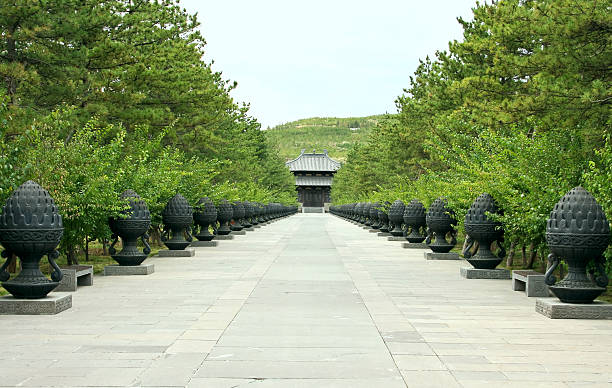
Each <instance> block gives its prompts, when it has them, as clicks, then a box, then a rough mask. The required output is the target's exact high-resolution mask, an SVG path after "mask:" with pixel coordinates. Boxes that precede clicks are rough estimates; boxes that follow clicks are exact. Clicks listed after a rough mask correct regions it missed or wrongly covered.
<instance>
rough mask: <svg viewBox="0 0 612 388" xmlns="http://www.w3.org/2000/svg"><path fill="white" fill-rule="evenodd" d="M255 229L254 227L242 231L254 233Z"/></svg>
mask: <svg viewBox="0 0 612 388" xmlns="http://www.w3.org/2000/svg"><path fill="white" fill-rule="evenodd" d="M254 230H255V228H254V227H253V226H249V227H248V228H244V229H242V231H247V232H253V231H254Z"/></svg>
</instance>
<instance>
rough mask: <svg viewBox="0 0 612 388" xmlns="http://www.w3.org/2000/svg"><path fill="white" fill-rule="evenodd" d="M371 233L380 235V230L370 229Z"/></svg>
mask: <svg viewBox="0 0 612 388" xmlns="http://www.w3.org/2000/svg"><path fill="white" fill-rule="evenodd" d="M370 233H380V230H378V229H370Z"/></svg>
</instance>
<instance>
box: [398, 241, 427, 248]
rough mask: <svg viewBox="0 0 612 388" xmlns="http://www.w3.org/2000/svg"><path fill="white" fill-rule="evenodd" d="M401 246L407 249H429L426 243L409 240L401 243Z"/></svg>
mask: <svg viewBox="0 0 612 388" xmlns="http://www.w3.org/2000/svg"><path fill="white" fill-rule="evenodd" d="M402 248H407V249H429V246H427V244H425V243H410V242H405V243H403V244H402Z"/></svg>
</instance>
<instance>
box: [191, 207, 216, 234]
mask: <svg viewBox="0 0 612 388" xmlns="http://www.w3.org/2000/svg"><path fill="white" fill-rule="evenodd" d="M193 221H194V222H195V224H196V226H197V228H198V229H199V232H198V233H197V234H196V235H195V236H194V237H195V238H197V239H198V241H210V240H212V239H213V238H215V235H214V234H212V233H210V230H208V229H209V227H212V228H213V230H214V229H216V228H217V208H216V207H215V204H214V203H213V201H211V200H210V198H208V197H203V198H200V199H199V200H198V203H197V204H196V211H195V212H194V213H193Z"/></svg>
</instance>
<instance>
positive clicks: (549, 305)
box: [535, 298, 612, 319]
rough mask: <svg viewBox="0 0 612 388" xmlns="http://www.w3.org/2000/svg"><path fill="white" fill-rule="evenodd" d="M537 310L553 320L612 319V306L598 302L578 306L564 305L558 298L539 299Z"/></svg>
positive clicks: (574, 304) (573, 304)
mask: <svg viewBox="0 0 612 388" xmlns="http://www.w3.org/2000/svg"><path fill="white" fill-rule="evenodd" d="M535 309H536V311H537V312H538V313H540V314H542V315H544V316H546V317H548V318H551V319H612V304H610V303H605V302H600V301H598V300H596V301H594V302H593V303H589V304H577V303H564V302H561V301H560V300H559V299H557V298H538V299H536V307H535Z"/></svg>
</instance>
